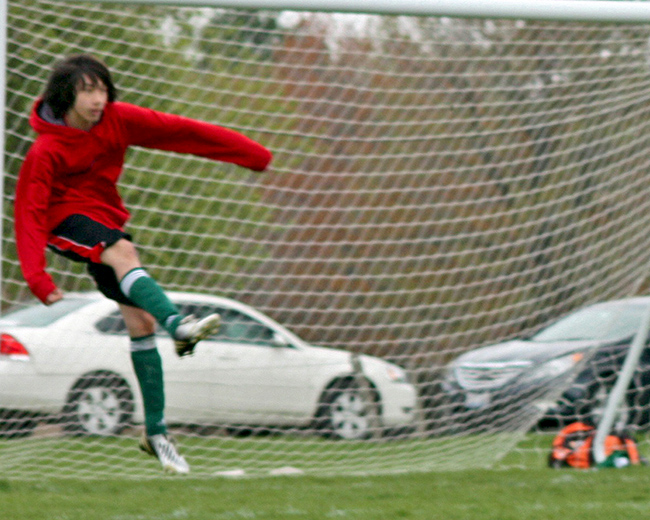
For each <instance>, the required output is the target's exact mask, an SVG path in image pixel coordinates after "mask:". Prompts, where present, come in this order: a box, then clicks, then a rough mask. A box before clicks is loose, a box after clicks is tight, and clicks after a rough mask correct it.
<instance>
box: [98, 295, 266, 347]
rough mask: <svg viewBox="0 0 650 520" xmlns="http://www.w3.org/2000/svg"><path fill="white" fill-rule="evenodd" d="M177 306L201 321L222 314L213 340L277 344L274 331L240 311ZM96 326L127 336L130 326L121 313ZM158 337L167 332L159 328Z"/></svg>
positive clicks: (185, 304) (202, 306) (188, 304)
mask: <svg viewBox="0 0 650 520" xmlns="http://www.w3.org/2000/svg"><path fill="white" fill-rule="evenodd" d="M177 305H178V308H179V310H180V311H181V313H182V314H184V315H188V314H193V315H194V316H196V317H197V318H203V317H205V316H207V315H208V314H212V313H214V312H216V313H218V314H219V315H220V316H221V327H219V330H218V331H217V333H216V334H214V335H212V336H211V337H210V339H212V340H216V341H222V342H232V343H249V344H253V345H269V346H273V345H274V343H273V335H274V333H273V329H270V328H269V327H267V326H266V325H264V324H262V323H260V322H258V321H257V320H255V319H253V318H251V317H250V316H248V315H246V314H244V313H241V312H239V311H237V310H234V309H223V308H216V307H213V306H211V305H202V304H198V303H179V304H177ZM95 327H96V328H97V330H99V331H100V332H103V333H105V334H126V333H127V330H126V325H125V324H124V320H123V319H122V315H121V313H120V311H119V310H116V311H114V312H112V313H111V314H109V315H107V316H105V317H103V318H102V319H100V320H98V321H97V322H96V323H95ZM156 334H158V335H164V334H166V333H165V331H163V330H161V329H160V328H158V330H157V331H156Z"/></svg>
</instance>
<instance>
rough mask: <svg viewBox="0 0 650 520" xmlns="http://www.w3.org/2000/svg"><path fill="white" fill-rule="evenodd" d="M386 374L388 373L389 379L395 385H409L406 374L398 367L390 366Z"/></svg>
mask: <svg viewBox="0 0 650 520" xmlns="http://www.w3.org/2000/svg"><path fill="white" fill-rule="evenodd" d="M386 372H387V373H388V379H390V380H391V381H392V382H393V383H408V379H407V377H406V372H405V371H404V370H403V369H402V368H400V367H398V366H397V365H388V366H387V367H386Z"/></svg>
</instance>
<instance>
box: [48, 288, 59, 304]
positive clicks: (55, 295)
mask: <svg viewBox="0 0 650 520" xmlns="http://www.w3.org/2000/svg"><path fill="white" fill-rule="evenodd" d="M61 299H63V291H61V289H54V290H53V291H52V292H51V293H50V294H48V295H47V298H46V299H45V305H52V304H53V303H56V302H58V301H59V300H61Z"/></svg>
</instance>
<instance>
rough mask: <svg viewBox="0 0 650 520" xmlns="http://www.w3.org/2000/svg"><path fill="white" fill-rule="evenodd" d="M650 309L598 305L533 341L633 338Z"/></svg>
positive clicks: (542, 333) (572, 317) (631, 305)
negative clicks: (644, 315)
mask: <svg viewBox="0 0 650 520" xmlns="http://www.w3.org/2000/svg"><path fill="white" fill-rule="evenodd" d="M646 310H647V307H646V306H644V305H638V304H629V305H596V306H593V307H588V308H586V309H582V310H580V311H578V312H576V313H574V314H571V315H569V316H567V317H566V318H563V319H561V320H559V321H557V322H556V323H554V324H553V325H550V326H549V327H547V328H545V329H543V330H541V331H540V332H538V333H537V334H535V335H534V336H532V337H531V340H532V341H540V342H547V341H570V340H603V341H613V340H620V339H625V338H629V337H631V336H633V335H634V334H635V333H636V332H637V330H638V329H639V326H640V325H641V319H642V317H643V314H644V313H645V312H646Z"/></svg>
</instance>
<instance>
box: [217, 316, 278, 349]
mask: <svg viewBox="0 0 650 520" xmlns="http://www.w3.org/2000/svg"><path fill="white" fill-rule="evenodd" d="M216 339H218V340H219V341H228V342H236V343H250V344H253V345H269V346H272V345H273V330H272V329H270V328H269V327H267V326H266V325H264V324H262V323H260V322H258V321H256V320H254V319H253V318H251V317H250V316H247V315H245V314H242V313H241V312H238V311H235V310H233V309H227V310H223V311H222V313H221V327H220V329H219V331H218V332H217V334H216Z"/></svg>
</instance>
